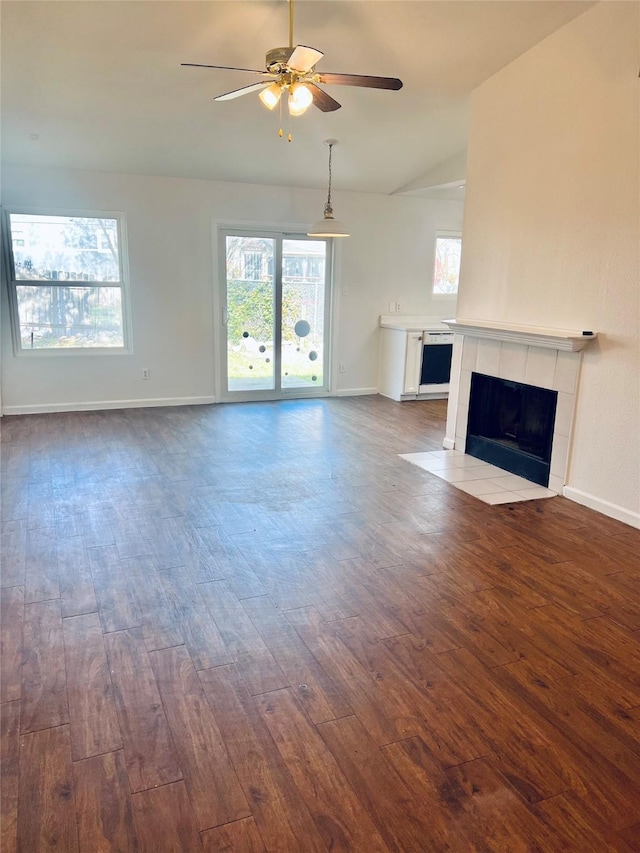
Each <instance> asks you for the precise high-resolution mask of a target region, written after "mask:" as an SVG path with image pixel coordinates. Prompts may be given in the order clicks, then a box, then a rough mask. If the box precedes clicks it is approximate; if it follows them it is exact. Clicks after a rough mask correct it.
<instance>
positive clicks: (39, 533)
mask: <svg viewBox="0 0 640 853" xmlns="http://www.w3.org/2000/svg"><path fill="white" fill-rule="evenodd" d="M26 549H27V552H26V557H25V581H24V600H25V602H26V603H31V602H34V601H47V600H48V599H50V598H60V587H59V584H58V557H57V550H56V539H55V533H54V530H53V528H50V527H42V528H37V529H35V530H29V531H28V532H27V544H26Z"/></svg>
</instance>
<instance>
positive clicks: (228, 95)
mask: <svg viewBox="0 0 640 853" xmlns="http://www.w3.org/2000/svg"><path fill="white" fill-rule="evenodd" d="M269 85H270V82H269V81H265V82H264V83H252V84H251V85H250V86H243V87H242V89H234V90H233V92H225V93H224V95H218V96H217V97H215V98H214V99H213V100H214V101H232V100H233V99H234V98H241V97H242V96H243V95H248V94H250V93H251V92H259V91H260V89H264V87H265V86H269Z"/></svg>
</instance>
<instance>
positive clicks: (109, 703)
mask: <svg viewBox="0 0 640 853" xmlns="http://www.w3.org/2000/svg"><path fill="white" fill-rule="evenodd" d="M62 627H63V634H64V658H65V668H66V675H67V693H68V698H69V722H70V730H71V753H72V756H73V760H74V761H77V760H78V759H80V758H88V757H89V756H92V755H98V754H100V753H104V752H113V751H115V750H117V749H121V748H122V738H121V735H120V726H119V724H118V715H117V711H116V704H115V698H114V694H113V687H112V684H111V676H110V673H109V664H108V663H107V655H106V652H105V648H104V640H103V636H102V631H101V629H100V618H99V617H98V614H97V613H88V614H87V615H85V616H70V617H69V618H67V619H63V622H62Z"/></svg>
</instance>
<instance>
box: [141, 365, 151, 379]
mask: <svg viewBox="0 0 640 853" xmlns="http://www.w3.org/2000/svg"><path fill="white" fill-rule="evenodd" d="M150 375H151V371H150V370H149V368H148V367H143V368H142V378H143V379H148V378H149V376H150Z"/></svg>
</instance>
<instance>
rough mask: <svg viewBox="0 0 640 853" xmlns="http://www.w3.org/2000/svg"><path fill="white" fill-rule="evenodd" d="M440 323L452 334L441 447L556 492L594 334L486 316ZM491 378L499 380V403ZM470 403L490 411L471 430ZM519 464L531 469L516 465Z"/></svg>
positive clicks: (566, 462)
mask: <svg viewBox="0 0 640 853" xmlns="http://www.w3.org/2000/svg"><path fill="white" fill-rule="evenodd" d="M443 322H444V323H445V324H446V325H447V326H449V328H450V329H451V330H452V331H453V332H454V333H455V334H454V345H453V360H452V365H451V381H450V386H449V404H448V407H447V434H446V437H445V439H444V442H443V444H444V447H445V448H446V449H448V450H454V449H455V450H458V451H460V452H461V453H465V452H466V453H469V454H471V455H473V456H476V457H479V458H481V459H483V460H488V461H489V462H491V463H492V464H494V465H496V466H497V467H499V468H503V469H505V470H508V471H511V472H513V473H515V474H518V475H519V476H521V477H524V478H525V479H527V480H530V481H532V482H535V483H540V484H543V485H546V486H547V487H548V488H549V489H551V491H553V492H555V493H556V494H562V493H563V490H564V487H565V483H566V476H567V469H568V465H569V450H570V441H571V434H572V422H573V414H574V411H575V401H576V395H577V390H578V376H579V371H580V362H581V357H582V350H583V349H584V347H585V346H587V345H588V344H589V343H590V342H592V341H594V340H596V338H597V334H596V333H595V332H593V331H572V330H563V329H547V328H541V327H538V326H520V325H511V324H506V323H500V322H488V321H485V320H461V319H458V320H444V321H443ZM491 379H494V380H497V381H498V382H499V383H500V385H502V386H503V391H502V392H501V394H503V399H502V401H500V400H499V398H498V396H496V395H497V392H496V391H495V390H494V388H495V386H493V385H492V383H491V382H490V381H489V382H488V380H491ZM472 384H473V388H474V395H473V396H474V402H473V405H472V401H471V392H472ZM527 389H529V390H527ZM476 395H479V396H478V397H477V401H476V400H475V398H476ZM550 401H551V402H550ZM533 408H536V409H537V414H536V415H535V416H534V417H533V418H532V417H531V413H530V409H533ZM477 409H480V410H482V409H485V410H486V409H488V411H489V413H490V414H491V417H489V418H488V419H487V418H483V417H481V418H480V421H481V425H480V427H479V428H478V427H476V425H475V423H474V425H473V426H471V428H470V426H469V425H470V420H471V421H475V418H476V415H477V414H478V412H477ZM523 414H524V417H523ZM492 419H493V420H492ZM496 420H497V423H496ZM527 424H528V425H527ZM549 433H550V435H549ZM512 450H515V451H517V453H519V456H516V455H514V454H511V453H510V452H509V451H512ZM482 454H485V455H482ZM486 454H492V455H490V456H488V455H486ZM515 459H519V461H518V462H517V463H516V462H514V460H515ZM523 462H524V463H526V464H527V465H529V463H531V468H530V469H529V470H526V469H523V468H522V467H520V466H521V464H523ZM514 465H517V466H518V467H513V466H514ZM531 469H533V470H531Z"/></svg>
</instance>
